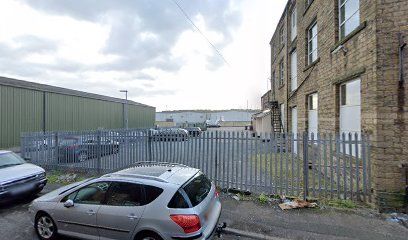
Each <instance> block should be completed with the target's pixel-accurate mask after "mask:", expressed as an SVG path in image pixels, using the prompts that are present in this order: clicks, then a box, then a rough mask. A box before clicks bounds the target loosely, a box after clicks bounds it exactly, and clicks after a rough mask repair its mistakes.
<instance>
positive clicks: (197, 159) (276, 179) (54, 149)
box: [21, 129, 371, 201]
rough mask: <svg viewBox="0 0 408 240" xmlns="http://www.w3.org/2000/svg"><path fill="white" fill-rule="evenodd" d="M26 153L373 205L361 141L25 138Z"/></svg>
mask: <svg viewBox="0 0 408 240" xmlns="http://www.w3.org/2000/svg"><path fill="white" fill-rule="evenodd" d="M21 152H22V156H23V157H25V158H28V159H30V160H31V162H33V163H35V164H38V165H40V166H43V167H45V168H47V169H57V170H72V171H86V172H90V171H93V172H97V173H107V172H113V171H116V170H120V169H123V168H127V167H131V166H134V165H135V164H137V163H140V162H167V163H180V164H184V165H188V166H191V167H195V168H199V169H201V170H202V171H203V172H204V173H206V174H207V175H208V176H209V177H210V178H211V179H212V180H213V181H214V182H215V183H216V184H217V185H218V186H220V187H222V188H234V189H238V190H241V191H250V192H254V193H266V194H280V195H287V196H288V195H289V196H295V197H304V198H306V197H326V198H339V199H354V200H361V201H371V171H370V166H371V164H370V154H369V153H370V144H369V139H368V136H365V135H358V134H347V135H345V134H343V135H334V134H317V135H316V136H314V135H313V134H311V135H310V136H309V135H308V134H307V133H304V134H298V135H294V134H284V133H279V134H261V135H260V136H259V137H258V136H256V137H254V136H253V134H251V132H229V131H213V130H212V131H206V132H203V133H202V134H201V135H199V136H187V135H179V134H173V135H171V134H167V135H160V134H157V133H154V132H152V131H151V130H148V129H136V130H102V131H88V132H49V133H25V134H23V135H22V138H21Z"/></svg>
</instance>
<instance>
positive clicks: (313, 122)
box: [308, 93, 318, 140]
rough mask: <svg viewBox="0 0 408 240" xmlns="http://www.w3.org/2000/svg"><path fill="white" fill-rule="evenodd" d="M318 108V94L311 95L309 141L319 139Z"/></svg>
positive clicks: (309, 104) (309, 102)
mask: <svg viewBox="0 0 408 240" xmlns="http://www.w3.org/2000/svg"><path fill="white" fill-rule="evenodd" d="M317 106H318V95H317V93H314V94H310V95H309V97H308V130H309V139H312V133H313V139H315V140H316V138H317V126H318V116H317Z"/></svg>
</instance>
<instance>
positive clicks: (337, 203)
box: [327, 199, 357, 209]
mask: <svg viewBox="0 0 408 240" xmlns="http://www.w3.org/2000/svg"><path fill="white" fill-rule="evenodd" d="M327 205H329V206H331V207H336V208H347V209H354V208H357V205H356V203H354V202H353V201H351V200H341V199H337V200H330V201H328V202H327Z"/></svg>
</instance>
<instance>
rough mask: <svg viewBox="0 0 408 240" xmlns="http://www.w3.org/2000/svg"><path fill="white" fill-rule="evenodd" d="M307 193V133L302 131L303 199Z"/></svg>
mask: <svg viewBox="0 0 408 240" xmlns="http://www.w3.org/2000/svg"><path fill="white" fill-rule="evenodd" d="M308 195H309V155H308V135H307V133H306V132H303V200H306V198H307V196H308Z"/></svg>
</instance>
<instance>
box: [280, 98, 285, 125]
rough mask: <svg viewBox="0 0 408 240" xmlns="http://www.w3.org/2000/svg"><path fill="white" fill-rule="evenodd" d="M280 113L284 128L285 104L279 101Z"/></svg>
mask: <svg viewBox="0 0 408 240" xmlns="http://www.w3.org/2000/svg"><path fill="white" fill-rule="evenodd" d="M280 114H281V121H282V129H285V104H283V103H281V105H280ZM283 131H285V130H283Z"/></svg>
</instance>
